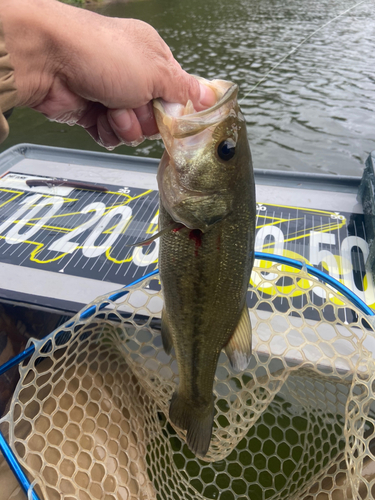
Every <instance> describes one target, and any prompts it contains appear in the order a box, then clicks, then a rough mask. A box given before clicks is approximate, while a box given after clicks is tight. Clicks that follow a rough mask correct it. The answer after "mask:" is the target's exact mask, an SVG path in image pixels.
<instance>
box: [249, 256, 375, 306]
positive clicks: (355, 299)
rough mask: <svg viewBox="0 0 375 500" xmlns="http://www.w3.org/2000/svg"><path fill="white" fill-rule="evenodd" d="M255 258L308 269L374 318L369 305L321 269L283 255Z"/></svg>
mask: <svg viewBox="0 0 375 500" xmlns="http://www.w3.org/2000/svg"><path fill="white" fill-rule="evenodd" d="M255 258H256V259H260V260H268V261H271V262H277V263H278V264H285V265H286V266H290V267H295V268H296V269H303V268H306V270H307V272H308V273H309V274H311V275H312V276H315V277H316V278H318V279H320V280H321V281H323V282H324V283H327V284H328V285H331V286H332V287H333V288H335V289H336V290H337V291H338V292H340V293H341V294H342V295H344V296H345V297H346V298H347V299H349V300H350V301H351V302H352V303H353V304H354V305H355V306H356V307H357V308H358V309H359V310H360V311H362V312H363V313H365V314H367V315H368V316H374V315H375V313H374V311H373V310H372V309H371V307H369V306H368V305H367V304H365V303H364V302H363V300H362V299H360V298H359V297H358V295H356V294H355V293H354V292H352V291H351V290H349V288H347V287H346V286H345V285H343V284H342V283H340V282H339V281H338V280H337V279H335V278H332V276H330V275H329V274H326V273H323V271H320V270H319V269H316V268H315V267H313V266H310V265H309V264H305V263H304V262H301V261H299V260H295V259H290V258H289V257H283V256H281V255H275V254H269V253H263V252H255Z"/></svg>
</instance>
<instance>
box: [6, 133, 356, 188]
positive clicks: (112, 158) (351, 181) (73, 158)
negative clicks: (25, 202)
mask: <svg viewBox="0 0 375 500" xmlns="http://www.w3.org/2000/svg"><path fill="white" fill-rule="evenodd" d="M21 158H29V159H35V160H43V161H54V162H56V163H74V164H76V165H89V166H91V167H101V168H112V169H113V168H115V169H116V168H117V169H120V170H132V171H134V170H136V171H139V172H143V173H150V174H154V175H156V172H157V167H158V165H159V162H160V159H158V158H146V157H142V156H129V155H120V154H116V153H104V152H103V153H100V152H96V151H86V150H80V149H68V148H60V147H54V146H42V145H38V144H29V143H22V144H17V145H15V146H12V147H11V148H9V149H7V150H5V151H3V152H2V153H0V175H2V174H4V173H5V172H7V171H8V170H9V169H10V168H11V167H14V166H15V165H16V164H17V163H19V161H20V160H21ZM254 174H255V182H256V183H257V184H262V185H272V186H282V187H289V188H297V189H315V190H319V191H336V192H337V191H339V192H342V193H354V194H357V192H358V188H359V185H360V182H361V177H357V176H347V175H331V174H316V173H309V172H294V171H293V172H289V171H283V170H272V169H258V168H255V169H254Z"/></svg>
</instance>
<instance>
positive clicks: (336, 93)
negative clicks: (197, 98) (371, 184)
mask: <svg viewBox="0 0 375 500" xmlns="http://www.w3.org/2000/svg"><path fill="white" fill-rule="evenodd" d="M353 4H354V2H351V1H349V0H317V1H314V0H289V1H285V0H232V1H229V0H143V1H130V2H118V3H112V4H107V5H102V6H101V7H97V8H96V9H95V10H97V11H98V12H99V13H101V14H105V15H107V16H116V17H133V18H138V19H142V20H144V21H146V22H149V23H150V24H152V25H153V26H154V27H155V28H156V29H157V30H158V31H159V33H160V34H161V36H162V37H163V38H164V39H165V40H166V42H167V43H168V44H169V45H170V47H171V49H172V51H173V53H174V55H175V57H176V58H177V59H178V61H179V62H180V63H181V65H182V66H183V67H184V68H185V69H186V70H187V71H189V72H191V73H195V74H199V75H201V76H204V77H206V78H209V79H212V78H224V79H230V80H232V81H234V82H236V83H238V85H239V86H240V99H243V101H242V103H241V106H242V110H243V112H244V114H245V116H246V120H247V124H248V134H249V140H250V145H251V149H252V152H253V157H254V165H255V167H257V168H265V169H278V170H294V171H305V172H321V173H338V174H344V175H361V173H362V169H363V163H364V161H365V159H366V156H367V155H368V153H369V152H370V151H372V150H374V149H375V126H374V125H375V116H374V111H375V57H374V54H375V9H374V7H375V3H374V1H373V0H369V1H367V2H365V3H363V4H361V5H359V6H358V7H357V8H355V9H354V10H352V11H351V12H349V13H348V14H346V15H345V16H344V17H341V18H339V19H337V20H336V21H334V22H333V23H331V24H330V25H328V26H326V27H325V28H324V29H323V30H321V31H320V32H319V33H317V34H316V35H315V36H314V37H312V38H311V39H310V40H308V42H307V43H306V44H305V45H303V46H302V47H301V48H300V49H299V50H298V52H297V53H294V54H292V55H291V56H290V58H288V59H287V60H286V61H285V62H283V63H282V65H281V66H280V67H279V68H277V69H276V70H275V71H274V72H273V73H272V74H271V75H270V76H269V77H268V78H267V80H266V82H264V83H263V84H262V85H261V86H260V87H259V88H258V89H257V90H256V91H255V92H253V93H252V94H250V95H246V94H247V92H248V91H249V90H250V89H251V88H252V87H253V85H254V84H255V83H256V82H257V81H258V80H259V79H260V78H261V77H262V76H263V75H264V74H265V73H266V72H267V71H268V70H269V69H270V68H271V67H272V66H273V65H274V64H276V62H277V61H279V60H280V59H281V58H282V57H283V56H285V55H286V54H287V53H288V52H289V51H290V50H292V49H293V48H294V47H296V46H297V45H298V44H299V43H300V42H301V41H302V40H303V39H304V38H305V37H307V36H308V35H309V34H311V33H312V32H313V31H314V30H315V29H317V28H318V27H319V26H322V25H324V24H325V23H326V22H328V21H329V20H330V19H332V18H334V17H335V15H337V14H339V13H340V12H343V11H344V10H346V9H348V8H349V7H350V6H352V5H353ZM10 123H11V134H10V136H9V138H8V139H7V141H6V142H5V143H3V144H2V145H1V147H0V150H1V151H2V150H4V149H6V148H8V147H10V146H12V145H14V144H17V143H20V142H32V143H37V144H46V145H53V146H62V147H68V148H79V149H87V150H95V151H105V150H104V149H103V148H101V147H100V146H97V145H96V144H95V143H94V142H93V141H92V139H91V138H90V137H89V136H87V135H86V133H85V132H84V131H83V130H80V129H79V128H78V127H73V128H71V127H69V126H67V125H60V124H57V123H50V122H48V120H46V119H45V118H44V117H43V116H41V115H39V114H37V113H35V112H33V111H30V110H16V112H15V113H14V114H13V116H12V118H11V120H10ZM115 152H118V153H124V154H132V155H137V156H149V157H160V156H161V153H162V145H161V143H160V142H145V143H143V144H142V145H140V146H138V147H137V148H135V149H133V148H128V147H125V146H124V147H121V148H118V149H116V151H115Z"/></svg>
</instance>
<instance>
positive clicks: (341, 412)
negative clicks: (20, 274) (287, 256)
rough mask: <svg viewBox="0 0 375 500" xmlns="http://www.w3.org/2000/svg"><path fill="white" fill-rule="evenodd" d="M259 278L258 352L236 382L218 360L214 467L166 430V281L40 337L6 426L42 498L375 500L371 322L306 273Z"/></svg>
mask: <svg viewBox="0 0 375 500" xmlns="http://www.w3.org/2000/svg"><path fill="white" fill-rule="evenodd" d="M155 280H156V281H155ZM281 281H282V283H283V287H282V288H280V287H279V284H280V283H281ZM252 283H253V284H256V287H255V286H254V287H253V288H250V293H249V302H250V303H251V306H252V307H251V310H250V312H251V320H252V325H253V334H254V337H253V357H252V359H251V362H250V365H249V367H248V369H247V370H246V371H245V372H243V373H241V374H238V373H234V372H233V371H232V370H231V368H230V365H229V362H228V359H227V358H226V355H225V354H224V352H223V353H222V354H221V357H220V359H219V364H218V367H217V372H216V379H215V385H214V394H215V398H216V402H215V419H214V428H213V436H212V441H211V447H210V450H209V452H208V454H207V456H206V457H205V459H204V460H202V459H196V458H195V457H194V455H193V454H192V453H191V452H190V451H189V449H188V448H187V446H186V444H185V443H184V432H183V431H180V430H179V429H173V428H172V427H171V425H170V424H169V422H168V408H169V400H170V397H171V395H172V393H173V391H174V389H175V386H176V384H177V382H178V373H177V363H176V360H175V358H174V356H173V353H172V355H171V356H167V355H166V354H165V352H164V351H163V348H162V343H161V337H160V314H161V310H162V295H161V292H160V291H157V288H158V287H157V285H158V281H157V277H155V278H150V279H148V280H147V281H144V282H143V283H140V284H139V285H136V286H134V287H131V289H129V290H130V292H129V293H128V294H127V295H126V296H125V297H123V298H122V299H121V300H119V301H117V302H115V303H113V302H112V303H111V304H110V306H108V307H107V308H106V309H105V310H99V305H100V303H101V302H103V300H105V299H107V297H100V298H98V299H97V300H96V301H95V302H94V305H95V306H96V312H95V313H94V314H93V316H91V318H90V319H87V320H80V319H79V315H77V316H76V317H75V318H73V322H72V324H71V326H70V327H67V326H63V327H61V328H60V329H59V330H57V331H55V332H53V333H52V334H51V335H50V336H49V337H48V338H47V339H44V340H43V341H37V340H34V341H33V342H34V344H35V347H36V350H35V353H34V354H33V355H32V357H31V359H30V360H29V361H27V362H24V364H23V365H22V366H20V381H19V384H18V386H17V389H16V391H15V393H14V397H13V399H12V401H11V406H10V410H9V412H8V414H7V415H6V416H5V417H4V418H3V419H2V421H1V429H2V430H3V432H5V433H6V435H7V437H8V440H9V443H10V445H11V447H12V449H13V450H14V452H15V453H16V456H17V458H18V460H19V462H20V463H21V464H22V465H23V466H24V468H25V469H26V470H27V472H28V474H29V477H30V479H31V480H36V482H37V485H38V486H37V488H36V491H37V492H39V495H40V497H41V498H44V499H45V500H47V499H48V500H57V499H58V500H60V499H64V500H73V499H79V500H92V499H103V500H124V499H132V500H133V499H134V500H135V499H143V500H145V499H150V500H151V499H160V500H167V499H168V500H169V499H171V500H172V499H173V500H177V499H178V500H181V499H186V500H193V499H220V500H234V499H241V500H245V499H249V498H251V499H252V500H254V499H255V500H257V499H259V500H263V499H264V500H265V499H275V500H276V499H288V500H289V499H304V500H313V499H316V500H325V499H327V500H338V499H349V498H361V499H362V498H375V474H374V472H373V468H374V466H373V460H374V458H375V451H374V448H375V446H374V444H375V439H374V437H375V429H374V425H373V422H374V421H373V413H372V407H371V406H372V404H373V402H374V389H375V369H374V368H375V363H374V354H373V353H374V352H375V343H374V337H373V335H374V334H373V329H372V326H371V325H370V323H371V320H370V319H369V318H368V317H365V316H364V315H363V314H362V313H361V312H360V311H358V310H356V309H355V308H354V307H353V306H352V305H351V304H349V303H348V301H347V300H346V299H344V298H343V297H342V296H341V295H338V294H337V293H336V292H335V291H333V290H332V289H331V288H330V287H328V286H326V285H324V284H322V283H321V282H319V281H318V280H317V279H315V278H312V277H310V276H308V275H307V274H306V273H305V271H301V272H297V271H295V270H292V271H291V270H290V268H286V267H285V266H281V265H273V266H272V267H271V268H267V272H265V269H264V267H263V268H261V267H255V268H254V270H253V274H252ZM155 285H156V286H155ZM286 285H287V286H286ZM285 291H287V292H288V293H287V294H286V293H285ZM273 292H277V300H276V299H274V300H272V296H274V295H273ZM292 297H293V298H292ZM317 298H318V302H319V304H320V305H317V304H316V302H317Z"/></svg>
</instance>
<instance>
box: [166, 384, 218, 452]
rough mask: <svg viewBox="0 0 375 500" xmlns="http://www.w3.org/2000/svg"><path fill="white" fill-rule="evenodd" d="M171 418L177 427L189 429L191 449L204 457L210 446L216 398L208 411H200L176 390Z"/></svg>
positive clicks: (170, 409)
mask: <svg viewBox="0 0 375 500" xmlns="http://www.w3.org/2000/svg"><path fill="white" fill-rule="evenodd" d="M169 418H170V420H171V422H172V424H174V425H175V426H176V427H178V428H180V429H182V430H185V431H187V435H186V442H187V445H188V447H189V448H190V450H191V451H192V452H193V453H195V454H196V455H199V456H201V457H204V456H205V455H206V454H207V451H208V448H209V447H210V441H211V434H212V424H213V419H214V400H213V399H212V403H211V404H210V405H209V407H208V408H207V409H206V411H200V410H199V411H198V410H197V409H196V408H194V407H193V406H192V404H191V402H189V401H188V400H187V399H186V398H185V397H184V396H183V395H181V394H179V393H178V392H175V393H174V394H173V396H172V400H171V405H170V408H169Z"/></svg>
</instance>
